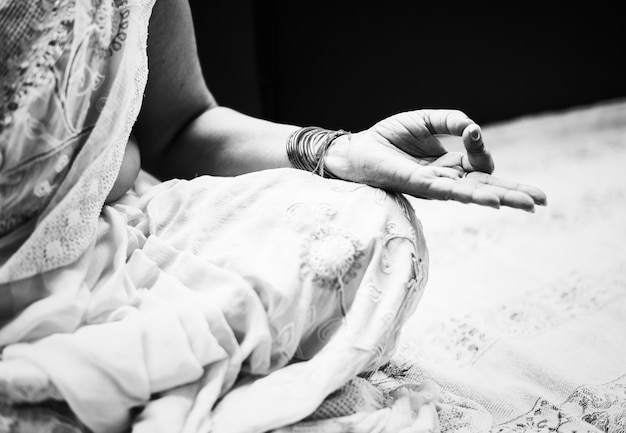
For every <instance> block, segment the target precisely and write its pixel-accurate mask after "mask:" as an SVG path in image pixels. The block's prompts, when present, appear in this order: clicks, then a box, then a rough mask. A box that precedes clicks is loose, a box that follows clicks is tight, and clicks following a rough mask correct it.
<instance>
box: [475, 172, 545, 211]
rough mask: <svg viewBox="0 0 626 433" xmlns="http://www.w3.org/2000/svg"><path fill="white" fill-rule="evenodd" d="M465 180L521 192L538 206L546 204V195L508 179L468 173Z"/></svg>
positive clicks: (532, 187) (537, 189)
mask: <svg viewBox="0 0 626 433" xmlns="http://www.w3.org/2000/svg"><path fill="white" fill-rule="evenodd" d="M466 179H469V180H473V181H476V182H479V183H482V184H484V185H491V186H496V187H499V188H504V189H507V190H515V191H519V192H522V193H524V194H527V195H529V196H530V197H531V198H532V200H533V202H534V203H535V204H537V205H540V206H545V205H546V204H547V203H548V199H547V196H546V193H545V192H543V191H542V190H540V189H539V188H537V187H534V186H532V185H526V184H523V183H519V182H515V181H512V180H508V179H501V178H498V177H494V176H490V175H488V174H487V173H480V172H473V173H469V174H468V175H467V177H466Z"/></svg>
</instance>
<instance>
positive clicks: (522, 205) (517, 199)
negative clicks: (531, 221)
mask: <svg viewBox="0 0 626 433" xmlns="http://www.w3.org/2000/svg"><path fill="white" fill-rule="evenodd" d="M463 182H465V183H473V181H471V180H467V178H465V179H463ZM473 185H474V188H476V191H483V192H484V193H485V194H488V195H490V196H492V197H496V198H497V200H498V202H499V203H500V205H501V206H508V207H512V208H515V209H522V210H525V211H527V212H534V211H535V202H534V200H533V198H532V197H531V196H529V195H528V194H526V193H525V192H522V191H517V190H515V189H507V188H502V187H499V186H494V185H487V184H484V183H475V184H473Z"/></svg>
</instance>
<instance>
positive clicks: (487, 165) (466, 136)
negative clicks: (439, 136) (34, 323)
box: [462, 123, 495, 174]
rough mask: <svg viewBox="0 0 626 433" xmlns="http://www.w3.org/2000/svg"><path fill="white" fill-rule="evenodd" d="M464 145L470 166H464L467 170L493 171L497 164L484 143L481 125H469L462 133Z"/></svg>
mask: <svg viewBox="0 0 626 433" xmlns="http://www.w3.org/2000/svg"><path fill="white" fill-rule="evenodd" d="M462 139H463V145H464V146H465V150H466V151H467V159H468V161H469V164H470V166H469V167H463V168H464V169H465V170H466V171H482V172H485V173H490V174H491V173H493V170H494V169H495V164H494V162H493V158H492V157H491V152H489V149H487V147H486V146H485V143H483V135H482V131H481V130H480V126H478V125H477V124H475V123H472V124H471V125H468V126H467V127H466V128H465V129H464V130H463V134H462Z"/></svg>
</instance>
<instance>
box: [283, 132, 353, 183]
mask: <svg viewBox="0 0 626 433" xmlns="http://www.w3.org/2000/svg"><path fill="white" fill-rule="evenodd" d="M342 135H348V136H350V132H349V131H344V130H343V129H340V130H338V131H331V130H329V129H324V128H319V127H317V126H307V127H305V128H300V129H298V130H296V131H294V132H292V133H291V134H290V135H289V138H287V157H288V158H289V161H290V162H291V163H292V164H293V166H294V167H295V168H298V169H300V170H306V171H310V172H311V173H315V174H317V175H319V176H322V177H326V178H330V179H339V177H338V176H336V175H335V174H333V173H332V172H331V171H330V170H327V169H326V168H324V158H325V157H326V154H327V153H328V149H329V148H330V146H331V145H332V144H333V142H334V141H335V140H336V139H337V138H339V137H341V136H342Z"/></svg>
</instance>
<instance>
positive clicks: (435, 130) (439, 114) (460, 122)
mask: <svg viewBox="0 0 626 433" xmlns="http://www.w3.org/2000/svg"><path fill="white" fill-rule="evenodd" d="M419 113H420V115H421V116H422V118H423V119H424V121H425V122H426V125H427V127H428V130H429V131H430V133H431V134H447V135H455V136H457V137H460V136H461V135H463V131H464V130H465V128H467V127H468V126H469V125H475V124H476V123H475V122H474V121H473V120H472V119H470V118H469V117H467V114H465V113H463V112H462V111H460V110H419Z"/></svg>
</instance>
